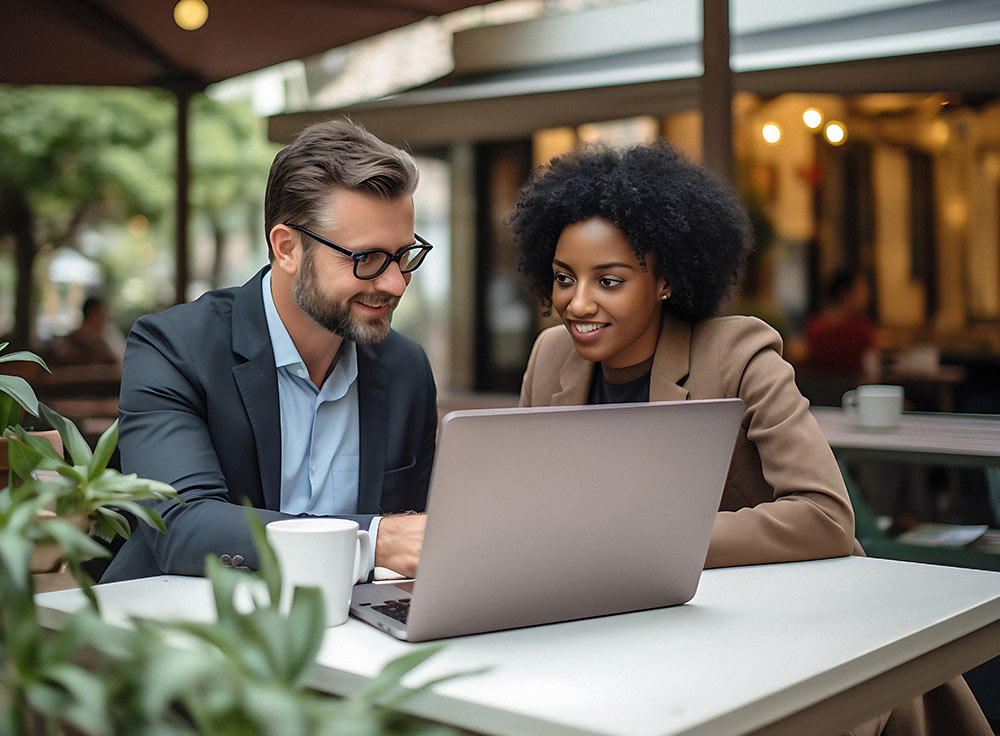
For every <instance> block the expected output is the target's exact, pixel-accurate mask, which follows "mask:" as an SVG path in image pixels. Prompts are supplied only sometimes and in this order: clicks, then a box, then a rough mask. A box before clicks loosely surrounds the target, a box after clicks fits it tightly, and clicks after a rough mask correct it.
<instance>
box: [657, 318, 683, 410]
mask: <svg viewBox="0 0 1000 736" xmlns="http://www.w3.org/2000/svg"><path fill="white" fill-rule="evenodd" d="M690 369H691V325H690V324H689V323H687V322H685V321H683V320H680V319H677V318H676V317H672V316H670V315H669V314H667V313H664V315H663V324H662V325H661V326H660V338H659V340H658V341H657V343H656V352H655V353H654V354H653V369H652V371H651V372H650V375H649V400H650V401H687V399H688V395H689V394H688V390H687V389H686V388H684V387H683V386H682V385H681V382H682V381H684V380H685V379H686V378H687V377H688V373H689V372H690Z"/></svg>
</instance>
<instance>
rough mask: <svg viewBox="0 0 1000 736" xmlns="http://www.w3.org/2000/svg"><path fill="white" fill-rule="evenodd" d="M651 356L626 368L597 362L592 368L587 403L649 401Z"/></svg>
mask: <svg viewBox="0 0 1000 736" xmlns="http://www.w3.org/2000/svg"><path fill="white" fill-rule="evenodd" d="M652 367H653V358H652V357H650V358H649V359H648V360H644V361H643V362H642V363H639V364H637V365H632V366H629V367H628V368H608V367H607V366H605V365H603V364H601V363H599V364H598V365H597V366H595V368H594V380H593V381H591V383H590V394H589V395H588V396H587V403H588V404H631V403H634V402H637V401H649V372H650V369H651V368H652Z"/></svg>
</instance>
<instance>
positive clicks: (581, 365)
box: [552, 348, 594, 406]
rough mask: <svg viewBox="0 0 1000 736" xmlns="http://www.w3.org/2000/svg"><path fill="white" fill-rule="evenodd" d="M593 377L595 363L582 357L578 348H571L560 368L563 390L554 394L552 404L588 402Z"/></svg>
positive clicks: (568, 404) (560, 382) (570, 404)
mask: <svg viewBox="0 0 1000 736" xmlns="http://www.w3.org/2000/svg"><path fill="white" fill-rule="evenodd" d="M593 378H594V364H593V363H591V362H590V361H589V360H584V359H583V358H581V357H580V356H579V355H578V354H577V352H576V350H575V349H573V348H571V349H570V351H569V354H567V356H566V360H565V362H563V364H562V368H560V369H559V386H560V387H561V389H562V390H561V391H559V392H557V393H555V394H553V395H552V405H553V406H575V405H578V404H586V403H587V395H588V394H589V393H590V382H591V381H592V380H593Z"/></svg>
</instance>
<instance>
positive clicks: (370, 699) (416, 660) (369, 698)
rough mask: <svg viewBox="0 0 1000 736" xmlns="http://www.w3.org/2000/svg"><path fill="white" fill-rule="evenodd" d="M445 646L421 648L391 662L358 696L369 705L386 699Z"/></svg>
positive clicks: (436, 645) (435, 645) (437, 645)
mask: <svg viewBox="0 0 1000 736" xmlns="http://www.w3.org/2000/svg"><path fill="white" fill-rule="evenodd" d="M443 646H444V645H443V644H433V645H431V646H426V647H420V648H419V649H414V650H413V651H412V652H407V653H406V654H404V655H402V656H401V657H397V658H396V659H394V660H392V661H391V662H389V663H388V664H387V665H386V666H385V667H383V668H382V671H381V672H379V673H378V675H376V676H375V677H374V678H373V679H372V681H371V682H369V683H368V684H367V685H366V686H365V687H364V689H363V690H361V692H360V693H358V695H357V696H356V697H357V698H359V699H360V700H362V701H364V702H367V703H374V702H375V701H377V700H378V699H379V698H382V697H384V696H385V695H387V694H388V693H390V692H391V691H393V690H395V689H396V688H398V687H401V685H400V681H401V680H402V679H403V678H404V677H405V676H406V675H407V674H408V673H409V672H410V670H412V669H414V668H416V667H417V665H419V664H421V663H422V662H423V661H424V660H426V659H427V658H429V657H433V656H434V655H435V654H437V653H438V652H439V651H441V649H442V648H443Z"/></svg>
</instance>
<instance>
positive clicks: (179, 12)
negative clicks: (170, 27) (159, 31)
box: [174, 0, 208, 31]
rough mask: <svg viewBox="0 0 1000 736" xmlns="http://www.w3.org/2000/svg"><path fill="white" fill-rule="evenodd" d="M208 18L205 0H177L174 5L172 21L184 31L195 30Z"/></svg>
mask: <svg viewBox="0 0 1000 736" xmlns="http://www.w3.org/2000/svg"><path fill="white" fill-rule="evenodd" d="M207 20H208V5H207V4H206V3H205V0H178V3H177V4H176V5H175V6H174V23H176V24H177V25H178V26H180V27H181V28H183V29H184V30H185V31H197V30H198V29H199V28H201V27H202V26H203V25H205V21H207Z"/></svg>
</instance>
